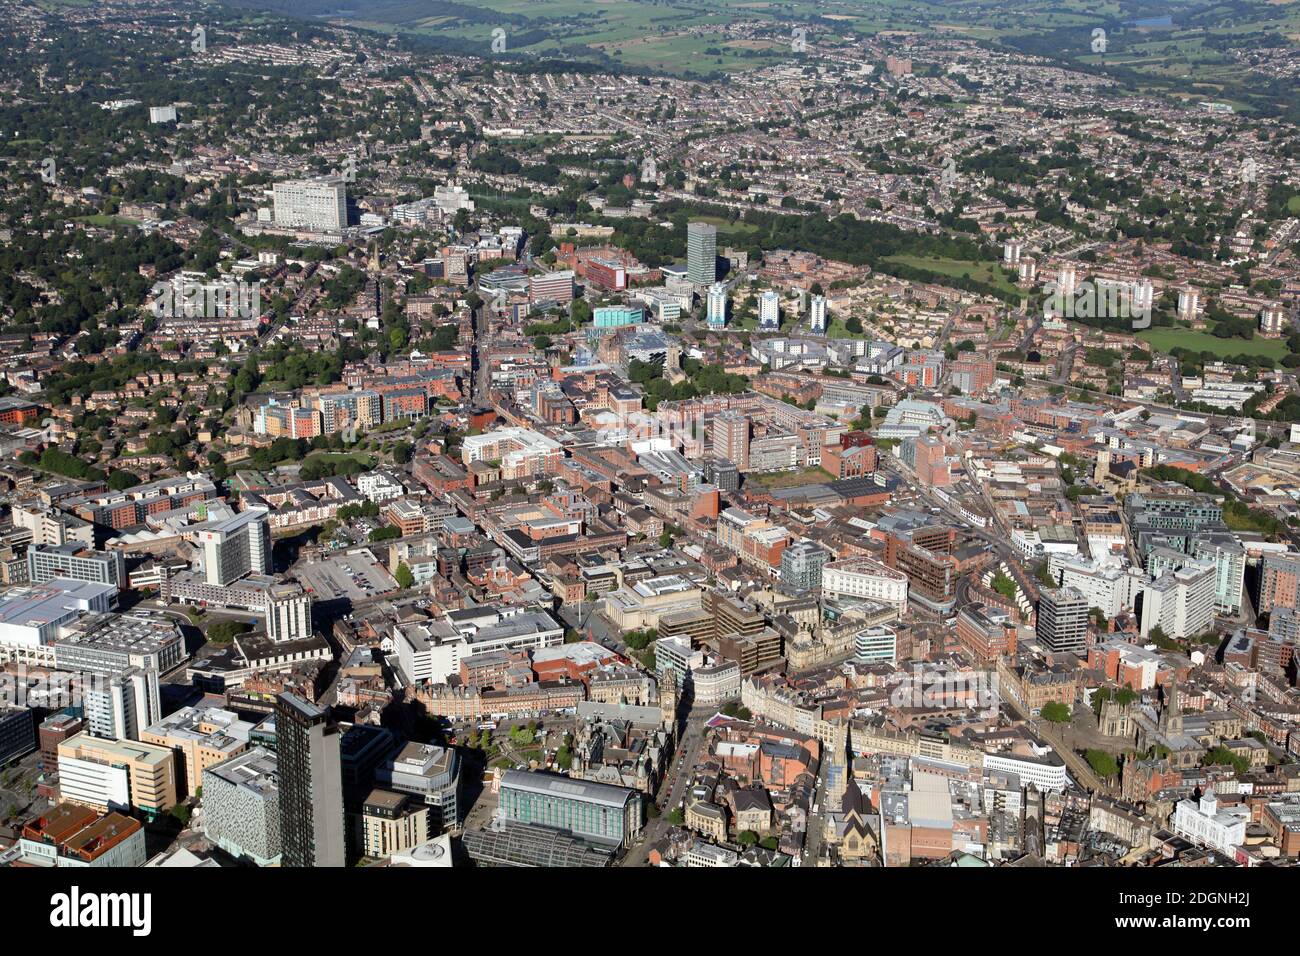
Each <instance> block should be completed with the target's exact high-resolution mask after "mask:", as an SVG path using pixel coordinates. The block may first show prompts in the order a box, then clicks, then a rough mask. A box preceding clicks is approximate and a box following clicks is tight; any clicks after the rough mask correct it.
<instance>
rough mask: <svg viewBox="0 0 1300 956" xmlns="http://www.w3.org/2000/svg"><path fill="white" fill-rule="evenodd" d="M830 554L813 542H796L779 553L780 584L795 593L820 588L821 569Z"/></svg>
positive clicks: (805, 540)
mask: <svg viewBox="0 0 1300 956" xmlns="http://www.w3.org/2000/svg"><path fill="white" fill-rule="evenodd" d="M830 559H831V553H830V552H829V551H827V550H826V549H825V548H823V547H822V546H821V545H820V544H818V543H817V542H815V541H808V540H807V539H804V540H800V541H796V542H794V543H793V544H791V545H789V546H787V547H786V549H785V550H784V551H782V552H781V584H782V585H783V586H785V587H787V588H791V589H793V590H796V591H813V590H816V589H817V588H819V587H821V583H822V568H823V567H825V565H826V562H828V561H829V560H830Z"/></svg>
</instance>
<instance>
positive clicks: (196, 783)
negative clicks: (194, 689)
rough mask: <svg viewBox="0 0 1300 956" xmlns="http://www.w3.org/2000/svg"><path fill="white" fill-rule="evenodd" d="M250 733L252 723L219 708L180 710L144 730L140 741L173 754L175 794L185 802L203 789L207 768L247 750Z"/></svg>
mask: <svg viewBox="0 0 1300 956" xmlns="http://www.w3.org/2000/svg"><path fill="white" fill-rule="evenodd" d="M252 729H253V725H252V724H251V723H249V722H248V721H245V720H241V719H240V717H239V715H238V714H236V713H235V712H234V711H231V710H226V709H225V708H222V707H216V706H199V707H182V708H181V709H180V710H175V711H172V712H171V713H170V714H168V715H167V716H166V717H164V718H162V719H161V720H158V721H155V722H154V723H153V724H150V725H149V726H148V727H146V728H145V729H144V730H143V731H142V732H141V734H140V739H141V740H142V741H144V742H145V743H148V744H157V745H158V746H160V747H167V748H170V749H171V751H172V752H173V753H174V754H176V756H177V758H178V762H177V767H176V793H177V796H179V797H180V798H181V799H184V798H185V797H187V796H193V795H194V794H195V793H196V792H197V790H198V788H199V787H200V786H202V785H203V773H204V771H206V770H207V769H208V768H209V767H215V766H216V765H217V764H219V763H222V762H223V761H226V760H229V759H230V758H231V757H234V756H236V755H237V754H240V753H243V752H244V750H246V749H247V748H248V735H249V733H250V732H251V731H252Z"/></svg>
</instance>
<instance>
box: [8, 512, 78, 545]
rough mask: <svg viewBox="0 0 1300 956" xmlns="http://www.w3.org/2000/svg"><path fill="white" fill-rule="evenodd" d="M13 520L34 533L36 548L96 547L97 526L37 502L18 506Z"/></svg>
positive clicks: (18, 525)
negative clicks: (55, 546)
mask: <svg viewBox="0 0 1300 956" xmlns="http://www.w3.org/2000/svg"><path fill="white" fill-rule="evenodd" d="M12 516H13V524H14V527H15V528H25V529H26V530H28V531H30V532H31V533H32V542H31V543H32V544H36V545H47V544H67V543H69V542H75V543H78V544H82V545H85V546H86V547H88V548H89V547H94V544H95V526H94V525H93V524H91V523H90V522H89V521H87V520H86V519H85V518H78V517H77V516H76V515H73V514H68V513H67V512H66V511H59V510H57V509H55V508H48V507H45V506H44V505H42V504H39V503H35V502H25V503H22V504H15V505H14V506H13V511H12Z"/></svg>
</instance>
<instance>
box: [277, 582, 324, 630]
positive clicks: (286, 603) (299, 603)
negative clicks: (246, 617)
mask: <svg viewBox="0 0 1300 956" xmlns="http://www.w3.org/2000/svg"><path fill="white" fill-rule="evenodd" d="M312 633H313V631H312V623H311V598H310V597H309V596H308V595H307V592H306V591H305V590H303V587H302V585H301V584H297V583H294V582H289V583H285V584H273V585H271V587H270V588H269V589H268V591H267V595H266V636H267V637H269V638H270V639H271V640H272V641H274V642H276V643H277V644H280V643H284V642H286V641H300V640H304V639H305V638H309V637H311V636H312Z"/></svg>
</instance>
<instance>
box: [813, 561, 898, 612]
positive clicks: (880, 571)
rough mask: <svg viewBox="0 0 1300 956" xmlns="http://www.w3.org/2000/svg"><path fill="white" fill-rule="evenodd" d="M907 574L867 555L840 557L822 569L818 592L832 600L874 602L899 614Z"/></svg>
mask: <svg viewBox="0 0 1300 956" xmlns="http://www.w3.org/2000/svg"><path fill="white" fill-rule="evenodd" d="M908 589H909V585H908V576H907V574H906V573H904V572H903V571H900V570H897V569H895V568H890V567H886V566H885V565H883V564H881V563H880V562H879V561H873V560H872V559H871V558H865V557H859V558H844V559H842V560H839V561H832V562H830V563H828V564H826V565H825V566H824V567H823V568H822V594H823V595H824V596H825V597H827V598H830V599H833V600H841V601H843V600H848V601H853V600H857V601H874V602H876V603H877V604H885V605H888V606H889V607H892V608H893V609H894V610H895V611H896V612H897V613H898V614H899V615H900V616H901V615H902V613H903V611H904V610H905V609H906V608H907V594H908Z"/></svg>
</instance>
